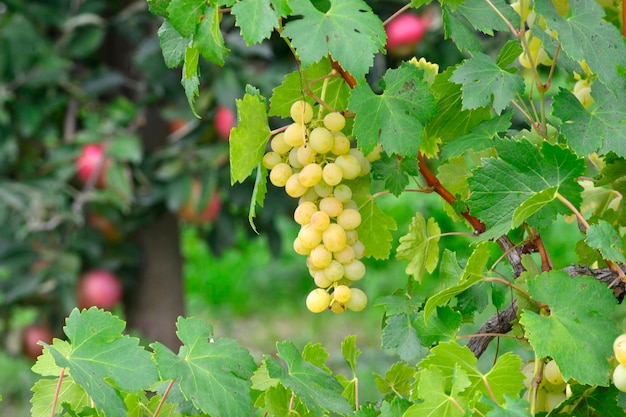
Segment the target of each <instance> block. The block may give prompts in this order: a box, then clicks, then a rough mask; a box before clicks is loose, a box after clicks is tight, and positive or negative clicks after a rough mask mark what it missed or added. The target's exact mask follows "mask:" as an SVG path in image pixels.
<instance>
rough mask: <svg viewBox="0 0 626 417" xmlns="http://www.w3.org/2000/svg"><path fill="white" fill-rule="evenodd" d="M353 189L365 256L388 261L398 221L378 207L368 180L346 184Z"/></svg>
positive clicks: (360, 238)
mask: <svg viewBox="0 0 626 417" xmlns="http://www.w3.org/2000/svg"><path fill="white" fill-rule="evenodd" d="M346 184H347V185H349V186H350V188H352V199H353V200H354V201H355V202H356V203H357V204H358V206H359V212H360V213H361V224H360V225H359V227H358V228H357V232H358V233H359V240H360V241H361V242H363V245H364V246H365V256H368V257H372V258H374V259H387V258H388V257H389V253H390V252H391V241H392V240H393V236H392V235H391V231H392V230H396V229H397V225H396V221H395V220H394V219H393V217H390V216H389V215H387V214H386V213H385V212H384V211H382V210H381V209H380V207H378V205H377V204H376V203H375V202H374V200H373V199H372V196H371V195H370V192H369V188H370V182H369V180H368V179H367V178H365V177H361V178H360V179H357V180H354V181H349V182H346Z"/></svg>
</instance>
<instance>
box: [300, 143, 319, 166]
mask: <svg viewBox="0 0 626 417" xmlns="http://www.w3.org/2000/svg"><path fill="white" fill-rule="evenodd" d="M296 156H297V158H298V162H300V164H302V165H308V164H312V163H313V162H315V157H316V156H317V154H316V153H315V151H314V150H313V148H311V147H310V146H309V145H308V144H305V145H303V146H300V147H299V148H298V151H297V152H296Z"/></svg>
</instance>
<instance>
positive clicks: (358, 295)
mask: <svg viewBox="0 0 626 417" xmlns="http://www.w3.org/2000/svg"><path fill="white" fill-rule="evenodd" d="M366 306H367V295H366V294H365V293H364V292H363V291H362V290H360V289H358V288H351V290H350V299H349V300H348V301H347V302H346V307H347V308H348V309H350V310H352V311H362V310H363V309H364V308H365V307H366Z"/></svg>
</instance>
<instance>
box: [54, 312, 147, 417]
mask: <svg viewBox="0 0 626 417" xmlns="http://www.w3.org/2000/svg"><path fill="white" fill-rule="evenodd" d="M124 327H125V323H124V322H123V321H122V320H120V319H119V318H117V317H114V316H113V315H112V314H111V313H109V312H106V311H103V310H98V309H97V308H95V307H92V308H90V309H89V310H83V311H82V312H80V311H79V310H78V309H76V308H75V309H74V310H72V312H71V313H70V315H69V317H68V318H67V321H66V325H65V327H64V331H65V334H66V335H67V337H68V339H69V341H70V343H71V350H70V352H69V353H67V352H61V351H60V350H57V349H56V348H55V346H54V344H53V345H47V348H48V350H49V351H50V354H51V355H52V356H53V357H54V360H55V362H56V364H57V365H58V366H60V367H62V368H66V369H68V370H69V372H70V374H71V376H72V378H73V379H74V381H76V383H77V384H79V385H80V386H81V387H83V388H84V389H85V391H86V392H87V394H89V397H90V398H91V400H93V402H94V404H95V405H96V407H98V408H99V409H101V410H102V411H104V412H105V413H106V415H108V416H112V417H118V416H119V417H124V416H126V406H125V405H124V401H123V400H122V398H121V396H120V394H119V391H118V389H121V390H123V391H127V392H135V391H138V390H146V389H148V388H149V387H150V386H151V385H152V384H153V383H154V382H156V381H157V380H158V375H157V371H156V367H155V365H154V363H153V362H152V361H151V359H150V353H149V352H148V351H146V350H145V349H143V347H141V346H139V339H137V338H134V337H130V336H124V335H122V331H123V330H124ZM63 350H64V349H63ZM111 382H112V383H113V384H115V386H116V387H117V389H116V388H114V387H113V385H112V384H111Z"/></svg>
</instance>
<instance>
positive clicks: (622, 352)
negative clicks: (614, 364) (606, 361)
mask: <svg viewBox="0 0 626 417" xmlns="http://www.w3.org/2000/svg"><path fill="white" fill-rule="evenodd" d="M613 353H615V359H617V361H618V362H619V363H621V364H622V365H626V334H621V335H619V336H617V338H616V339H615V341H614V342H613Z"/></svg>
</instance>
